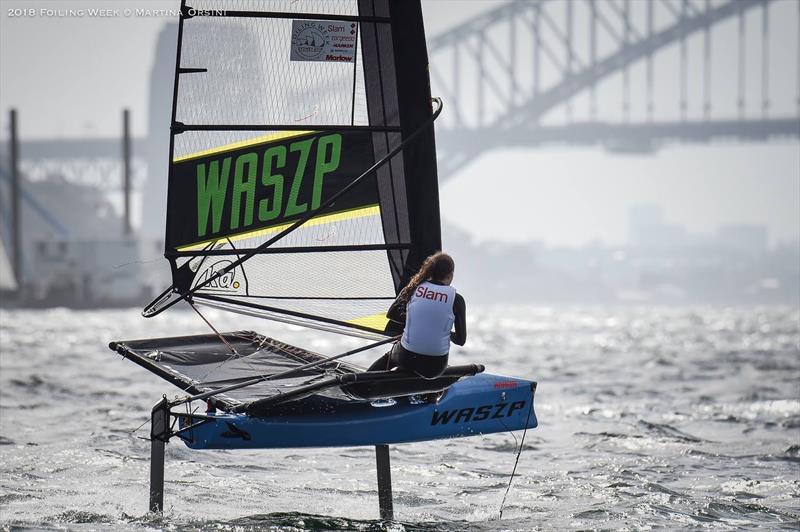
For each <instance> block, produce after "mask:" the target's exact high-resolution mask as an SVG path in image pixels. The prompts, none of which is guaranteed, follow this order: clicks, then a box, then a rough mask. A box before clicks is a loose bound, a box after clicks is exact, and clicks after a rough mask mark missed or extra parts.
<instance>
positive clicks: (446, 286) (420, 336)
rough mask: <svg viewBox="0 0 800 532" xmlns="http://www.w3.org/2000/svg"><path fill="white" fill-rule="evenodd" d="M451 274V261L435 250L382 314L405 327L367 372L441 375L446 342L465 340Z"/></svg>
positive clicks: (458, 297)
mask: <svg viewBox="0 0 800 532" xmlns="http://www.w3.org/2000/svg"><path fill="white" fill-rule="evenodd" d="M454 271H455V262H453V259H452V257H450V255H448V254H447V253H443V252H441V251H439V252H437V253H434V254H433V255H431V256H430V257H428V258H427V259H425V262H423V263H422V267H421V268H420V269H419V271H418V272H417V274H416V275H414V277H412V278H411V281H409V283H408V285H406V287H405V288H403V290H402V291H401V292H400V295H398V296H397V299H396V300H395V301H394V303H392V305H391V307H389V311H388V312H387V313H386V317H387V318H389V319H390V320H391V321H393V322H396V323H398V324H400V325H405V327H404V329H403V336H402V337H401V338H400V341H399V342H397V343H396V344H395V345H394V347H392V349H391V351H389V352H388V353H386V354H385V355H383V356H382V357H381V358H379V359H378V360H376V361H375V362H374V363H373V364H372V366H370V368H369V370H370V371H380V370H387V369H391V368H395V367H397V368H400V369H404V370H406V371H411V372H413V373H416V374H417V375H419V376H421V377H425V378H427V379H432V378H435V377H438V376H439V375H441V374H442V372H443V371H444V370H445V368H447V359H448V354H449V352H450V342H453V343H455V344H458V345H464V343H465V342H466V341H467V322H466V318H465V313H466V305H465V303H464V298H463V297H461V295H460V294H458V293H456V289H455V287H453V286H451V284H450V283H452V282H453V273H454ZM453 325H455V331H454V332H453V331H452V329H453Z"/></svg>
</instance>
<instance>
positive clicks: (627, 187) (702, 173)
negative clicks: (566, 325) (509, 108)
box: [0, 0, 800, 245]
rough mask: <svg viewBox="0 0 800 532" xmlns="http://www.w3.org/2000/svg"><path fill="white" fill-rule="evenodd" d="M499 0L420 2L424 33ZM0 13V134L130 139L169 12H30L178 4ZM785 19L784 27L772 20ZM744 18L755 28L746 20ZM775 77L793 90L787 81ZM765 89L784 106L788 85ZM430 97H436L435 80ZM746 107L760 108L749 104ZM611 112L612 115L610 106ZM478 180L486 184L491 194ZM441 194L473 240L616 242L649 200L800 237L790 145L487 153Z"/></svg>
mask: <svg viewBox="0 0 800 532" xmlns="http://www.w3.org/2000/svg"><path fill="white" fill-rule="evenodd" d="M502 3H503V2H489V1H483V0H471V1H468V0H424V1H423V9H424V13H425V24H426V31H427V33H428V36H429V37H430V36H434V35H436V34H438V33H441V32H443V31H446V30H447V29H448V28H450V27H452V26H454V25H456V24H458V23H460V22H462V21H463V20H465V19H466V18H468V17H471V16H474V15H475V14H477V13H480V12H482V11H485V10H487V9H492V8H494V7H496V6H497V5H500V4H502ZM0 4H1V5H2V13H0V127H2V137H3V138H5V137H6V136H7V133H6V131H7V127H8V120H7V110H8V109H9V108H10V107H16V108H17V109H18V110H19V113H20V126H21V127H20V132H21V135H22V136H23V138H42V137H46V138H52V137H60V136H61V137H81V136H114V135H118V134H119V130H120V113H121V109H122V108H123V107H129V108H130V109H131V111H132V120H133V124H132V125H133V132H134V134H135V135H144V134H145V133H146V131H147V124H146V120H147V105H148V101H147V100H148V94H147V93H148V83H149V74H150V69H151V67H152V61H153V53H154V47H155V43H156V36H157V34H158V32H159V31H160V29H161V28H162V26H163V24H164V23H166V22H167V21H168V20H173V18H174V17H168V16H164V17H158V16H151V17H140V16H136V15H135V14H133V15H131V16H130V17H126V16H125V15H124V14H122V15H121V16H118V17H117V16H112V17H90V16H84V17H58V16H48V14H41V11H40V10H41V9H52V10H58V9H61V10H64V9H78V8H83V9H88V8H110V9H119V10H124V9H125V8H131V9H135V8H137V7H138V8H142V7H144V8H151V9H170V8H174V7H175V6H177V5H178V2H174V1H167V0H165V1H149V2H148V1H135V2H134V1H128V0H119V1H110V0H96V1H91V0H89V1H72V0H46V1H24V2H18V1H8V0H2V1H0ZM16 8H20V9H26V8H27V9H34V10H35V16H24V17H11V18H10V17H9V10H10V9H16ZM771 9H777V11H775V13H776V14H775V15H774V16H773V17H772V18H773V19H775V21H774V22H773V32H774V33H775V37H774V38H775V39H777V41H776V43H775V44H774V45H772V46H774V49H776V50H780V52H778V53H776V54H775V55H776V56H779V55H780V54H783V55H787V54H788V56H789V57H796V55H795V56H792V55H791V54H792V53H795V52H793V50H797V31H798V30H797V23H796V17H797V9H796V3H795V2H794V0H779V2H778V7H773V8H771ZM784 13H786V15H784ZM792 16H793V17H795V18H794V19H792ZM783 19H786V20H788V22H786V23H785V24H783V25H782V20H783ZM792 20H795V22H792ZM752 23H753V24H755V23H757V20H756V19H755V18H753V22H752ZM754 40H755V39H754ZM725 52H726V50H721V51H718V52H717V53H722V54H723V55H724V57H727V56H733V55H734V54H733V51H732V50H731V51H730V52H731V53H728V54H726V53H725ZM753 53H754V54H757V51H754V52H753ZM750 55H752V54H750ZM748 58H749V56H748ZM728 59H730V58H729V57H728ZM730 61H732V59H730ZM779 75H780V76H783V77H786V78H787V79H792V80H793V81H792V83H794V84H795V85H796V83H797V81H796V80H797V72H789V71H787V72H784V73H779ZM727 76H730V74H728V73H717V74H716V77H717V78H720V77H722V79H717V80H716V81H717V83H716V85H717V86H721V87H723V88H724V87H725V85H733V84H735V83H736V79H735V77H733V78H732V79H728V78H727ZM756 78H757V77H756ZM782 79H783V78H780V79H779V81H780V80H782ZM751 81H752V80H751ZM751 81H749V82H748V83H750V82H751ZM753 83H756V84H757V83H758V81H757V79H756V81H755V82H753ZM774 85H775V87H776V88H775V89H774V90H776V91H779V90H782V91H783V92H784V93H785V95H784V96H785V98H784V99H787V98H788V99H787V102H790V103H791V100H792V99H793V98H794V97H795V95H796V88H793V87H795V85H792V84H790V83H783V85H785V87H783V86H781V84H780V83H774ZM634 87H635V86H634ZM749 87H750V85H748V88H749ZM634 90H636V89H635V88H634ZM692 90H693V91H694V90H695V87H694V86H692ZM614 91H618V89H617V88H616V87H615V86H613V84H607V86H606V87H605V92H601V98H605V100H604V99H601V101H600V103H601V106H602V105H604V104H606V103H607V104H608V105H612V103H611V102H607V100H608V99H609V97H608V96H607V95H609V94H612V95H613V93H614ZM793 91H794V92H793ZM433 92H434V93H435V94H438V92H437V84H436V82H434V83H433ZM751 93H752V92H751ZM731 94H734V93H731ZM787 95H788V96H787ZM634 98H639V99H641V97H640V96H638V95H634ZM663 98H664V97H662V99H663ZM672 99H673V100H674V98H672ZM693 100H694V102H695V103H696V102H698V101H700V98H694V99H693ZM752 101H753V102H755V103H754V105H758V104H759V101H758V98H752ZM446 103H447V102H446ZM667 103H670V102H667ZM671 103H674V102H671ZM613 106H614V107H615V108H616V107H618V106H619V104H618V103H617V100H613ZM445 109H446V110H447V109H448V108H447V107H446V108H445ZM673 119H677V115H675V116H673ZM487 180H490V182H491V183H492V184H493V186H491V187H487V186H486V184H487ZM441 198H442V212H443V216H444V219H445V220H446V221H448V222H450V223H452V224H454V225H456V226H458V227H461V228H463V229H465V230H467V231H468V232H470V233H472V234H473V235H475V236H476V237H477V238H479V239H489V238H504V239H508V240H517V241H520V240H529V239H532V240H543V241H545V242H548V243H550V244H567V245H578V244H582V243H585V242H588V241H590V240H592V239H595V238H599V239H602V240H604V241H606V242H609V243H623V242H625V241H626V239H627V236H628V232H627V216H628V210H629V208H630V207H631V206H632V205H635V204H638V203H656V204H659V205H661V206H662V208H663V209H664V214H665V217H666V219H667V220H668V221H670V222H672V223H680V224H684V225H686V226H687V227H688V228H689V229H690V230H691V231H693V232H699V233H711V232H713V231H714V230H715V229H716V228H717V227H718V226H719V225H721V224H730V223H753V224H764V225H766V226H768V228H769V231H770V236H771V239H772V241H773V242H776V241H786V240H796V239H798V235H799V234H800V143H798V142H797V141H796V140H795V141H791V142H784V143H782V144H771V145H764V144H727V145H711V146H700V145H698V146H676V147H670V148H666V149H662V150H660V151H658V152H656V153H654V154H651V155H620V154H612V153H608V152H606V151H604V150H602V149H600V148H597V149H594V148H591V149H572V148H545V149H531V150H527V149H513V150H511V149H509V150H497V151H493V152H489V153H487V154H485V155H484V156H482V157H480V158H478V159H477V160H475V161H474V162H473V163H472V164H471V165H470V166H468V167H466V168H464V169H463V170H462V171H461V172H460V173H459V174H458V175H457V176H456V177H455V178H453V179H451V180H450V181H448V182H447V183H445V184H443V185H442V193H441ZM478 202H481V204H482V205H489V206H490V207H489V208H490V211H491V212H489V213H488V215H487V213H485V212H484V213H482V215H481V216H476V214H475V206H476V204H477V203H478Z"/></svg>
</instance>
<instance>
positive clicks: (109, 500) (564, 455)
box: [0, 306, 800, 531]
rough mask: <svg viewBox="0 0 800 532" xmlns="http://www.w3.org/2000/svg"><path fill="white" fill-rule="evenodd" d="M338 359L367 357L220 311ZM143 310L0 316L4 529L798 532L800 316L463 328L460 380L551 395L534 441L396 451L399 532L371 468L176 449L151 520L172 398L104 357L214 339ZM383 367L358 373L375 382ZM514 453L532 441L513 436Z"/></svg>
mask: <svg viewBox="0 0 800 532" xmlns="http://www.w3.org/2000/svg"><path fill="white" fill-rule="evenodd" d="M207 314H208V316H209V317H210V318H211V319H212V320H213V321H214V322H215V323H216V324H217V325H218V326H219V327H220V328H222V329H224V330H239V329H255V330H258V331H260V332H263V333H265V334H268V335H272V336H275V337H277V338H280V339H282V340H285V341H287V342H289V343H295V344H298V345H301V346H304V347H307V348H310V349H313V350H316V351H319V352H322V353H326V354H334V353H337V352H340V351H344V350H347V349H348V348H352V347H354V346H356V345H358V344H359V341H358V340H354V339H347V338H339V337H335V336H330V335H323V334H317V333H312V332H308V331H304V330H300V329H297V328H293V327H289V326H282V325H276V324H270V323H265V322H258V321H254V320H249V319H245V318H240V317H236V316H231V315H226V314H222V313H216V312H214V311H208V312H207ZM205 332H207V329H206V328H205V325H204V324H203V323H202V322H200V320H199V318H198V317H197V316H196V315H194V314H191V313H189V312H172V313H167V314H166V315H164V316H161V317H158V318H154V319H151V320H144V319H142V318H140V317H139V316H138V310H137V309H130V310H114V311H92V312H74V311H67V310H52V311H2V312H1V313H0V346H1V347H2V350H1V351H0V352H1V353H2V354H1V355H0V527H2V528H4V529H36V530H40V529H64V528H66V529H73V530H135V531H143V530H158V529H164V530H180V531H182V530H208V529H213V530H253V529H262V528H266V529H271V530H272V529H274V530H283V529H286V530H302V529H355V530H383V529H388V530H464V529H476V530H531V529H545V530H550V529H604V528H605V529H619V528H628V529H648V528H680V529H706V528H711V529H715V528H716V529H730V528H762V529H769V530H775V529H797V528H798V527H800V311H798V310H797V309H785V308H783V309H781V308H735V309H714V308H692V309H688V308H686V309H674V308H672V309H659V308H638V309H630V308H628V309H602V308H583V309H580V308H571V309H543V308H519V307H483V308H475V306H472V307H471V308H470V321H469V332H470V337H469V341H468V343H467V348H465V349H459V350H457V351H455V353H454V355H453V356H452V357H451V358H452V360H453V363H466V362H468V361H469V362H482V363H484V364H486V366H487V368H488V370H489V371H491V372H493V373H501V374H508V375H515V376H520V377H526V378H533V379H536V380H538V381H539V383H540V385H539V390H538V392H537V398H536V400H537V403H536V405H537V406H536V410H537V413H538V415H539V421H540V426H539V428H538V429H536V430H533V431H530V432H529V433H528V436H527V439H526V442H525V450H524V452H523V454H522V458H521V460H520V464H519V468H518V471H517V477H516V479H515V481H514V484H513V487H512V489H511V492H510V494H509V498H508V502H507V507H506V511H505V514H504V517H503V520H502V521H498V520H497V514H498V508H499V505H500V501H501V499H502V496H503V492H504V490H505V487H506V483H507V481H508V475H509V473H510V471H511V468H512V466H513V461H514V456H515V450H516V443H517V441H516V440H515V438H514V437H513V436H511V435H508V434H497V435H492V436H486V437H474V438H467V439H461V440H452V441H446V442H428V443H419V444H406V445H399V446H393V447H392V460H393V463H392V466H393V471H392V474H393V481H394V491H395V514H396V517H397V518H398V521H397V522H396V523H390V524H384V523H381V522H380V521H379V520H378V516H377V513H378V510H377V495H376V493H375V486H376V481H375V465H374V454H373V450H372V449H371V448H347V449H319V450H314V449H307V450H270V451H191V450H189V449H187V448H186V447H184V446H183V445H182V444H181V443H179V442H173V443H170V445H168V447H167V469H166V476H167V485H166V495H165V503H166V512H165V515H164V517H163V518H160V517H155V516H153V515H148V514H147V513H146V507H147V489H148V485H147V482H148V463H149V462H148V459H149V443H148V442H147V441H145V440H143V439H140V437H141V438H143V437H146V436H147V435H148V430H147V427H144V428H143V429H142V430H140V431H139V432H137V433H135V434H132V433H131V430H132V429H134V428H136V427H137V426H139V425H140V424H141V423H142V422H144V421H145V420H146V419H147V417H148V412H149V409H150V407H151V406H152V404H153V403H154V402H155V401H156V400H157V399H158V398H159V397H160V395H161V394H162V393H168V394H170V395H172V394H174V393H175V392H176V391H177V390H176V389H173V388H171V387H170V386H169V385H168V384H166V383H163V382H162V381H161V380H160V379H158V378H157V377H155V376H152V375H150V374H149V373H148V372H146V371H145V370H143V369H141V368H139V367H137V366H135V365H134V364H132V363H130V362H128V361H125V360H123V359H121V358H120V357H119V356H118V355H116V354H114V353H112V352H111V351H109V350H108V349H107V347H106V344H107V343H108V341H109V340H116V339H133V338H143V337H152V336H161V335H174V334H189V333H205ZM378 354H379V353H372V354H367V355H359V358H357V359H356V360H355V362H359V363H367V362H368V361H369V360H370V359H371V358H372V357H376V356H377V355H378ZM517 437H519V435H517Z"/></svg>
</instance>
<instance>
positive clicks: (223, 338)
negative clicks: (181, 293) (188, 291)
mask: <svg viewBox="0 0 800 532" xmlns="http://www.w3.org/2000/svg"><path fill="white" fill-rule="evenodd" d="M186 302H187V303H189V306H190V307H192V310H194V311H195V312H197V315H198V316H200V318H201V319H202V320H203V321H204V322H206V325H208V326H209V327H211V330H212V331H214V333H215V334H216V335H217V336H218V337H219V339H220V340H222V343H224V344H225V345H227V346H228V349H230V350H231V353H233V354H234V355H236V356H239V353H238V352H237V351H236V349H235V348H234V347H233V346H232V345H231V344H230V343H228V341H227V340H226V339H225V337H224V336H222V334H221V333H220V332H219V331H218V330H217V328H216V327H214V326H213V325H211V322H210V321H208V320H207V319H206V317H205V316H203V315H202V314H201V313H200V311H199V310H197V307H196V306H195V304H194V303H193V302H192V301H191V300H189V299H187V300H186Z"/></svg>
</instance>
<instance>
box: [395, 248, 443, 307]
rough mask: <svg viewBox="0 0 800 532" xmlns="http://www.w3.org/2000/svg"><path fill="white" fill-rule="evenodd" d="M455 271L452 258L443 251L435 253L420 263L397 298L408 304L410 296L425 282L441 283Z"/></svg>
mask: <svg viewBox="0 0 800 532" xmlns="http://www.w3.org/2000/svg"><path fill="white" fill-rule="evenodd" d="M455 269H456V263H455V261H453V257H451V256H450V255H448V254H447V253H445V252H443V251H437V252H436V253H434V254H433V255H431V256H430V257H428V258H427V259H425V261H424V262H423V263H422V266H420V268H419V271H418V272H417V273H416V274H415V275H414V277H412V278H411V280H410V281H409V282H408V284H407V285H406V287H405V288H403V290H402V291H401V292H400V295H399V296H397V299H399V300H400V301H403V302H406V303H408V300H409V298H410V297H411V294H413V293H414V291H415V290H416V289H417V287H418V286H419V285H421V284H422V283H424V282H425V281H443V280H444V279H445V278H446V277H447V276H448V275H450V274H451V273H453V272H454V271H455Z"/></svg>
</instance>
